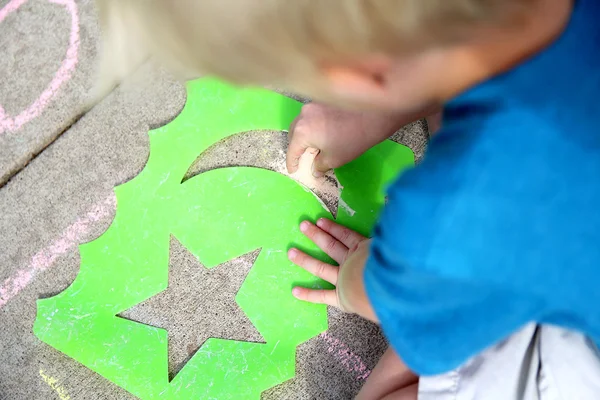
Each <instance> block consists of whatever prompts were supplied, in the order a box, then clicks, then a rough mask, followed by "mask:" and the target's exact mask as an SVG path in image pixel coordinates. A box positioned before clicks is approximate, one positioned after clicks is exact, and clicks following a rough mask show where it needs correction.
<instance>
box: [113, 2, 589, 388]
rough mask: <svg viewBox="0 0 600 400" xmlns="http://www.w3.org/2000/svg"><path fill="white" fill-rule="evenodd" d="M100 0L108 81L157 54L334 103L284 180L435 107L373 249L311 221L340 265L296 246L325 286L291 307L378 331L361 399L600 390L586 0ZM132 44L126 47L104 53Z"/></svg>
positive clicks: (311, 125) (305, 129)
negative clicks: (111, 73)
mask: <svg viewBox="0 0 600 400" xmlns="http://www.w3.org/2000/svg"><path fill="white" fill-rule="evenodd" d="M102 5H103V10H104V11H103V15H104V17H105V18H104V19H105V24H106V26H107V27H109V31H108V34H109V36H108V42H107V43H108V45H107V46H108V47H107V48H108V49H111V51H112V49H113V48H114V49H122V52H121V53H119V52H117V51H115V52H113V53H111V54H110V56H113V58H112V60H113V61H111V58H110V57H109V58H108V61H107V65H108V66H115V67H114V70H115V71H117V74H115V75H118V74H120V73H121V71H127V70H128V68H126V67H127V65H129V64H131V63H135V62H138V61H139V60H142V59H143V58H144V56H145V55H150V54H151V55H155V56H159V57H162V58H163V60H165V61H168V62H169V63H171V66H173V67H174V68H177V69H178V70H181V71H190V72H192V73H210V74H216V75H219V76H222V77H224V78H226V79H230V80H232V81H235V82H239V83H250V84H261V85H262V84H270V85H275V86H278V87H282V88H286V89H288V90H292V91H295V92H298V93H300V94H303V95H307V96H309V97H311V98H313V99H315V100H318V101H322V102H326V103H327V104H329V106H325V105H320V104H317V103H315V104H309V105H306V106H305V107H304V109H303V111H302V114H301V115H300V117H299V118H298V119H297V121H296V123H295V124H294V126H293V127H292V128H291V129H290V136H291V142H290V147H289V151H288V168H289V169H290V171H292V172H293V171H294V170H295V169H296V168H297V164H298V159H299V157H300V155H301V154H302V153H303V152H304V150H306V149H307V148H314V149H318V150H319V155H318V156H317V158H316V160H315V164H314V172H315V174H316V175H318V174H320V173H322V172H323V171H326V170H328V169H329V168H332V167H337V166H339V165H342V164H344V163H346V162H348V161H350V160H352V159H353V158H355V157H357V156H358V155H360V154H361V153H362V152H364V151H365V150H367V149H368V148H369V147H371V146H373V145H374V144H376V143H378V142H380V141H382V140H384V139H385V138H387V137H388V136H389V135H390V134H391V133H392V132H394V131H395V130H396V129H397V128H398V127H399V126H401V125H402V124H404V123H407V122H410V120H412V119H414V118H417V117H421V116H426V115H428V114H430V113H432V112H434V111H435V110H436V109H438V108H440V107H443V109H444V118H443V123H442V128H441V130H440V132H439V133H438V134H436V135H435V136H434V137H433V139H432V141H431V143H430V146H429V149H428V153H427V155H426V157H425V159H424V161H423V162H422V163H421V164H420V165H419V166H417V167H416V168H414V169H413V170H412V171H410V172H408V173H405V174H403V175H402V176H400V177H399V178H398V180H397V181H396V182H395V183H394V185H393V186H392V187H391V188H390V189H389V202H388V204H387V206H386V207H385V209H384V211H383V213H382V215H381V217H380V221H379V223H378V225H377V227H376V229H375V231H374V232H373V238H372V239H370V240H368V239H367V238H364V237H362V236H360V235H358V234H356V233H354V232H351V231H349V230H348V229H346V228H344V227H341V226H339V225H336V224H335V223H333V222H331V221H326V220H320V221H317V222H316V225H315V224H313V223H311V222H309V221H305V222H303V223H302V224H301V226H300V229H301V230H302V231H303V232H304V233H305V234H306V235H307V236H308V237H310V238H311V239H312V240H313V241H314V242H315V243H316V244H317V245H319V246H320V247H321V248H323V249H324V250H325V251H326V252H327V253H328V254H329V255H330V256H331V257H332V258H333V259H334V260H335V261H337V262H338V263H339V265H340V267H339V268H338V267H334V266H331V265H327V264H324V263H322V262H319V261H317V260H315V259H313V258H311V257H309V256H308V255H306V254H304V253H302V252H301V251H299V250H297V249H292V250H290V253H289V257H290V259H291V260H292V261H293V262H295V263H296V264H298V265H300V266H301V267H303V268H306V269H307V270H308V271H310V272H312V273H314V274H315V275H317V276H319V277H321V278H323V279H325V280H327V281H329V282H331V283H333V284H335V285H336V290H333V291H318V290H309V289H304V288H295V289H294V291H293V293H294V295H295V296H296V297H298V298H299V299H302V300H306V301H312V302H319V303H326V304H329V305H332V306H337V307H340V308H342V309H343V310H345V311H347V312H353V313H357V314H359V315H362V316H363V317H365V318H368V319H370V320H373V321H377V322H378V323H380V324H381V326H382V328H383V330H384V332H385V334H386V335H387V337H388V339H389V341H390V344H391V349H390V350H389V351H388V353H386V355H385V356H384V357H383V359H382V360H381V362H380V364H379V365H378V366H377V367H376V368H375V370H374V371H373V374H372V375H371V377H370V378H369V380H368V382H367V383H366V385H365V387H364V388H363V391H362V392H361V394H359V398H363V399H378V398H385V399H415V398H417V396H419V398H423V399H424V398H436V399H437V398H440V399H446V398H451V399H456V398H460V399H465V398H469V399H471V398H476V399H486V400H487V399H496V398H497V399H510V398H526V399H533V398H536V399H537V398H547V399H557V398H564V399H574V398H579V399H592V398H597V397H598V396H597V393H600V387H599V384H598V382H597V381H598V379H597V377H598V376H599V375H595V374H597V373H598V372H599V371H600V369H599V368H598V364H599V362H598V357H596V353H595V352H596V348H595V345H593V344H592V342H590V341H586V340H585V339H584V336H582V335H586V336H587V337H589V338H591V339H592V340H593V342H595V343H598V342H599V341H600V310H599V309H598V304H600V290H598V284H599V281H600V264H599V260H600V213H599V212H598V210H597V209H598V204H600V183H599V181H598V176H599V174H600V134H599V133H597V129H598V128H597V127H598V125H599V122H600V102H598V101H597V96H598V93H599V90H600V26H599V25H598V19H599V18H600V3H599V2H598V1H597V0H575V1H572V0H294V1H282V0H262V1H250V0H202V1H171V0H155V1H139V0H137V1H136V0H112V1H107V0H105V1H103V2H102ZM124 39H125V40H130V41H132V45H133V46H134V48H135V49H136V51H137V52H136V53H135V54H134V55H132V53H128V50H127V49H128V46H127V45H126V43H120V42H119V46H117V47H115V46H112V45H111V44H110V43H111V41H112V42H115V43H117V42H118V41H120V40H124ZM125 55H127V56H128V57H129V58H130V59H129V60H127V58H126V57H124V56H125ZM134 56H135V57H134ZM121 60H126V61H127V63H129V64H125V65H119V64H115V61H116V62H119V61H121ZM174 62H176V64H175V63H174ZM115 78H118V76H115ZM343 109H344V110H346V111H344V110H343ZM549 325H556V326H558V327H561V329H559V328H553V327H550V326H549ZM562 328H568V329H570V330H574V331H578V332H580V334H574V333H568V332H567V331H565V330H563V329H562ZM515 332H519V333H517V334H516V335H514V336H510V335H511V334H514V333H515ZM507 338H508V339H507ZM502 340H505V341H504V342H502V343H501V344H500V345H498V343H499V342H500V341H502ZM493 345H496V347H491V348H490V346H493ZM392 349H393V350H392ZM485 349H488V350H485ZM565 349H567V350H565ZM484 351H485V352H484ZM482 352H483V353H482ZM561 352H562V353H561ZM478 354H479V356H477V355H478ZM473 357H476V358H473ZM474 360H475V361H474ZM564 364H570V366H571V368H563V369H562V370H561V369H560V368H561V366H562V365H564ZM461 365H462V367H460V368H458V367H459V366H461ZM577 367H580V368H581V369H580V372H579V373H572V372H569V370H571V371H573V370H576V368H577ZM457 368H458V369H457ZM411 371H412V372H411ZM413 373H414V374H417V375H419V376H421V378H420V382H418V380H419V378H417V375H414V374H413ZM436 374H438V375H437V376H436V377H432V378H425V377H424V376H425V375H427V376H434V375H436ZM565 380H566V381H565ZM565 382H566V383H565ZM594 393H595V394H594ZM561 396H564V397H561Z"/></svg>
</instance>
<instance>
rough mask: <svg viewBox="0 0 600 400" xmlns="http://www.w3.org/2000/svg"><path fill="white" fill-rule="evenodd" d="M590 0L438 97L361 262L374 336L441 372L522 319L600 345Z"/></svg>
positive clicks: (598, 82)
mask: <svg viewBox="0 0 600 400" xmlns="http://www.w3.org/2000/svg"><path fill="white" fill-rule="evenodd" d="M598 21H600V1H598V0H579V1H577V2H576V3H575V8H574V11H573V14H572V16H571V20H570V22H569V24H568V25H567V27H566V29H565V31H564V32H563V34H562V35H561V36H560V37H559V38H558V39H557V40H556V41H555V42H554V43H553V44H552V45H550V47H548V48H546V49H545V50H543V51H542V52H541V53H539V54H537V55H536V56H535V57H534V58H532V59H530V60H528V61H526V62H524V63H523V64H521V65H519V66H518V67H516V68H514V69H512V70H511V71H509V72H507V73H504V74H502V75H500V76H498V77H495V78H493V79H491V80H489V81H487V82H484V83H482V84H480V85H478V86H477V87H475V88H473V89H471V90H469V91H468V92H467V93H465V94H463V95H461V96H459V97H458V98H456V99H454V100H453V101H451V102H450V103H449V104H447V107H446V108H445V113H444V121H443V127H442V131H441V132H440V133H439V134H438V135H436V136H435V137H434V138H433V140H432V141H431V143H430V146H429V149H428V152H427V154H426V156H425V159H424V161H423V162H422V163H421V164H420V165H419V166H417V167H416V168H415V169H413V170H411V171H409V172H407V173H405V174H403V175H402V176H401V177H400V178H399V179H398V180H397V182H395V183H394V184H393V186H392V187H391V188H390V190H389V201H388V204H387V206H386V208H385V209H384V211H383V212H382V215H381V218H380V222H379V224H378V226H377V227H376V229H375V232H374V238H373V244H372V254H371V257H370V259H369V260H368V262H367V266H366V270H365V285H366V290H367V294H368V296H369V299H370V301H371V302H372V305H373V307H374V309H375V312H376V314H377V316H378V318H379V319H380V321H381V325H382V327H383V330H384V332H385V333H386V335H387V337H388V339H389V340H390V342H391V345H392V347H393V348H394V349H395V350H396V351H397V353H398V354H399V355H400V356H401V358H402V359H403V360H404V361H405V362H406V364H407V365H408V366H409V367H410V368H411V369H412V370H414V371H415V372H416V373H418V374H423V375H430V374H438V373H443V372H447V371H449V370H451V369H453V368H456V367H457V366H459V365H460V364H462V363H463V362H465V361H466V360H467V359H468V358H470V357H471V356H474V355H476V354H477V353H479V352H480V351H482V350H483V349H485V348H486V347H488V346H490V345H492V344H495V343H497V342H498V341H500V340H502V339H503V338H505V337H507V336H508V335H510V334H511V333H513V332H515V331H516V330H518V329H519V328H520V327H522V326H523V325H525V324H526V323H528V322H531V321H535V322H538V323H547V324H555V325H560V326H563V327H566V328H571V329H575V330H578V331H580V332H583V333H585V334H587V335H589V336H590V337H591V338H592V339H594V340H595V341H596V343H600V22H598Z"/></svg>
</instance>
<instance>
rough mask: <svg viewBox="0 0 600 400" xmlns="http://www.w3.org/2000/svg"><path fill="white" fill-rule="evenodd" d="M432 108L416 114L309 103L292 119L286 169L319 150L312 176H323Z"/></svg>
mask: <svg viewBox="0 0 600 400" xmlns="http://www.w3.org/2000/svg"><path fill="white" fill-rule="evenodd" d="M431 111H432V108H429V109H427V110H420V111H417V112H414V113H401V114H400V113H386V112H375V111H351V110H341V109H338V108H334V107H331V106H327V105H324V104H319V103H308V104H306V105H304V106H303V107H302V111H301V112H300V115H299V116H298V117H297V118H296V119H295V120H294V122H292V125H291V126H290V131H289V137H290V144H289V147H288V151H287V157H286V161H287V169H288V171H289V172H290V173H294V172H296V170H297V169H298V164H299V160H300V157H301V156H302V154H304V152H305V151H306V150H307V149H309V148H310V149H316V150H317V151H318V155H317V156H316V157H315V160H314V164H313V175H315V176H316V177H319V176H321V175H322V174H323V173H325V172H327V171H328V170H330V169H332V168H337V167H341V166H342V165H344V164H347V163H349V162H350V161H352V160H354V159H355V158H357V157H358V156H360V155H361V154H363V153H364V152H365V151H367V150H368V149H370V148H371V147H373V146H375V145H376V144H378V143H380V142H382V141H384V140H385V139H387V138H388V137H390V136H391V135H393V134H394V132H396V131H397V130H398V129H400V128H401V127H403V126H404V125H406V124H409V123H411V122H414V121H416V120H417V119H419V118H423V117H425V116H427V115H429V114H430V113H431Z"/></svg>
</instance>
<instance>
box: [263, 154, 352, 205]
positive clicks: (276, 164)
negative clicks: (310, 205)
mask: <svg viewBox="0 0 600 400" xmlns="http://www.w3.org/2000/svg"><path fill="white" fill-rule="evenodd" d="M317 154H318V151H317V150H314V149H309V150H307V151H305V152H304V154H303V155H302V157H300V162H299V165H298V170H297V171H296V172H294V173H293V174H290V173H289V172H288V170H287V168H286V165H285V153H284V152H283V151H280V156H279V157H277V158H276V159H275V160H274V161H272V162H271V165H270V166H269V169H272V170H273V171H276V172H279V173H280V174H283V175H285V176H289V177H290V178H292V179H294V180H295V181H297V182H299V183H301V184H303V185H304V186H306V187H307V188H309V189H310V190H312V191H313V192H314V193H315V194H316V195H317V196H318V197H319V198H320V199H319V200H321V201H322V202H323V203H324V204H325V205H326V208H328V209H329V210H331V211H332V212H333V214H334V215H335V211H336V207H335V205H336V203H337V202H338V200H339V197H340V188H341V186H340V184H339V182H338V180H337V178H336V177H335V175H334V174H333V172H331V171H330V172H328V173H327V174H325V175H324V176H323V177H321V178H315V177H314V176H313V174H312V164H313V161H314V159H315V157H316V156H317ZM339 201H341V200H339Z"/></svg>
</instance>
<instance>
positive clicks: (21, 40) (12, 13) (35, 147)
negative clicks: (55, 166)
mask: <svg viewBox="0 0 600 400" xmlns="http://www.w3.org/2000/svg"><path fill="white" fill-rule="evenodd" d="M99 37H100V29H99V26H98V22H97V16H96V11H95V7H94V2H93V1H91V0H82V1H75V0H65V1H62V2H52V1H49V0H0V76H1V77H2V79H1V80H0V187H1V186H2V185H3V184H4V183H5V182H6V181H7V180H8V179H9V178H10V177H11V176H13V175H14V174H15V173H16V172H18V171H19V170H20V169H22V168H23V167H24V166H25V165H26V164H27V163H28V162H29V161H30V160H31V159H32V158H33V157H34V156H35V155H36V154H38V153H39V152H41V151H42V150H43V149H44V148H45V147H46V146H47V145H48V144H50V143H52V141H54V140H55V139H56V137H58V136H59V135H60V134H61V133H62V132H63V131H64V130H65V129H67V128H68V127H69V126H70V125H71V124H72V123H73V122H74V121H76V120H77V118H79V117H80V116H81V114H82V113H83V111H84V105H85V104H86V101H87V98H88V97H87V96H88V93H89V91H90V88H91V87H92V83H93V79H94V73H95V65H96V62H97V53H98V43H99Z"/></svg>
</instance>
